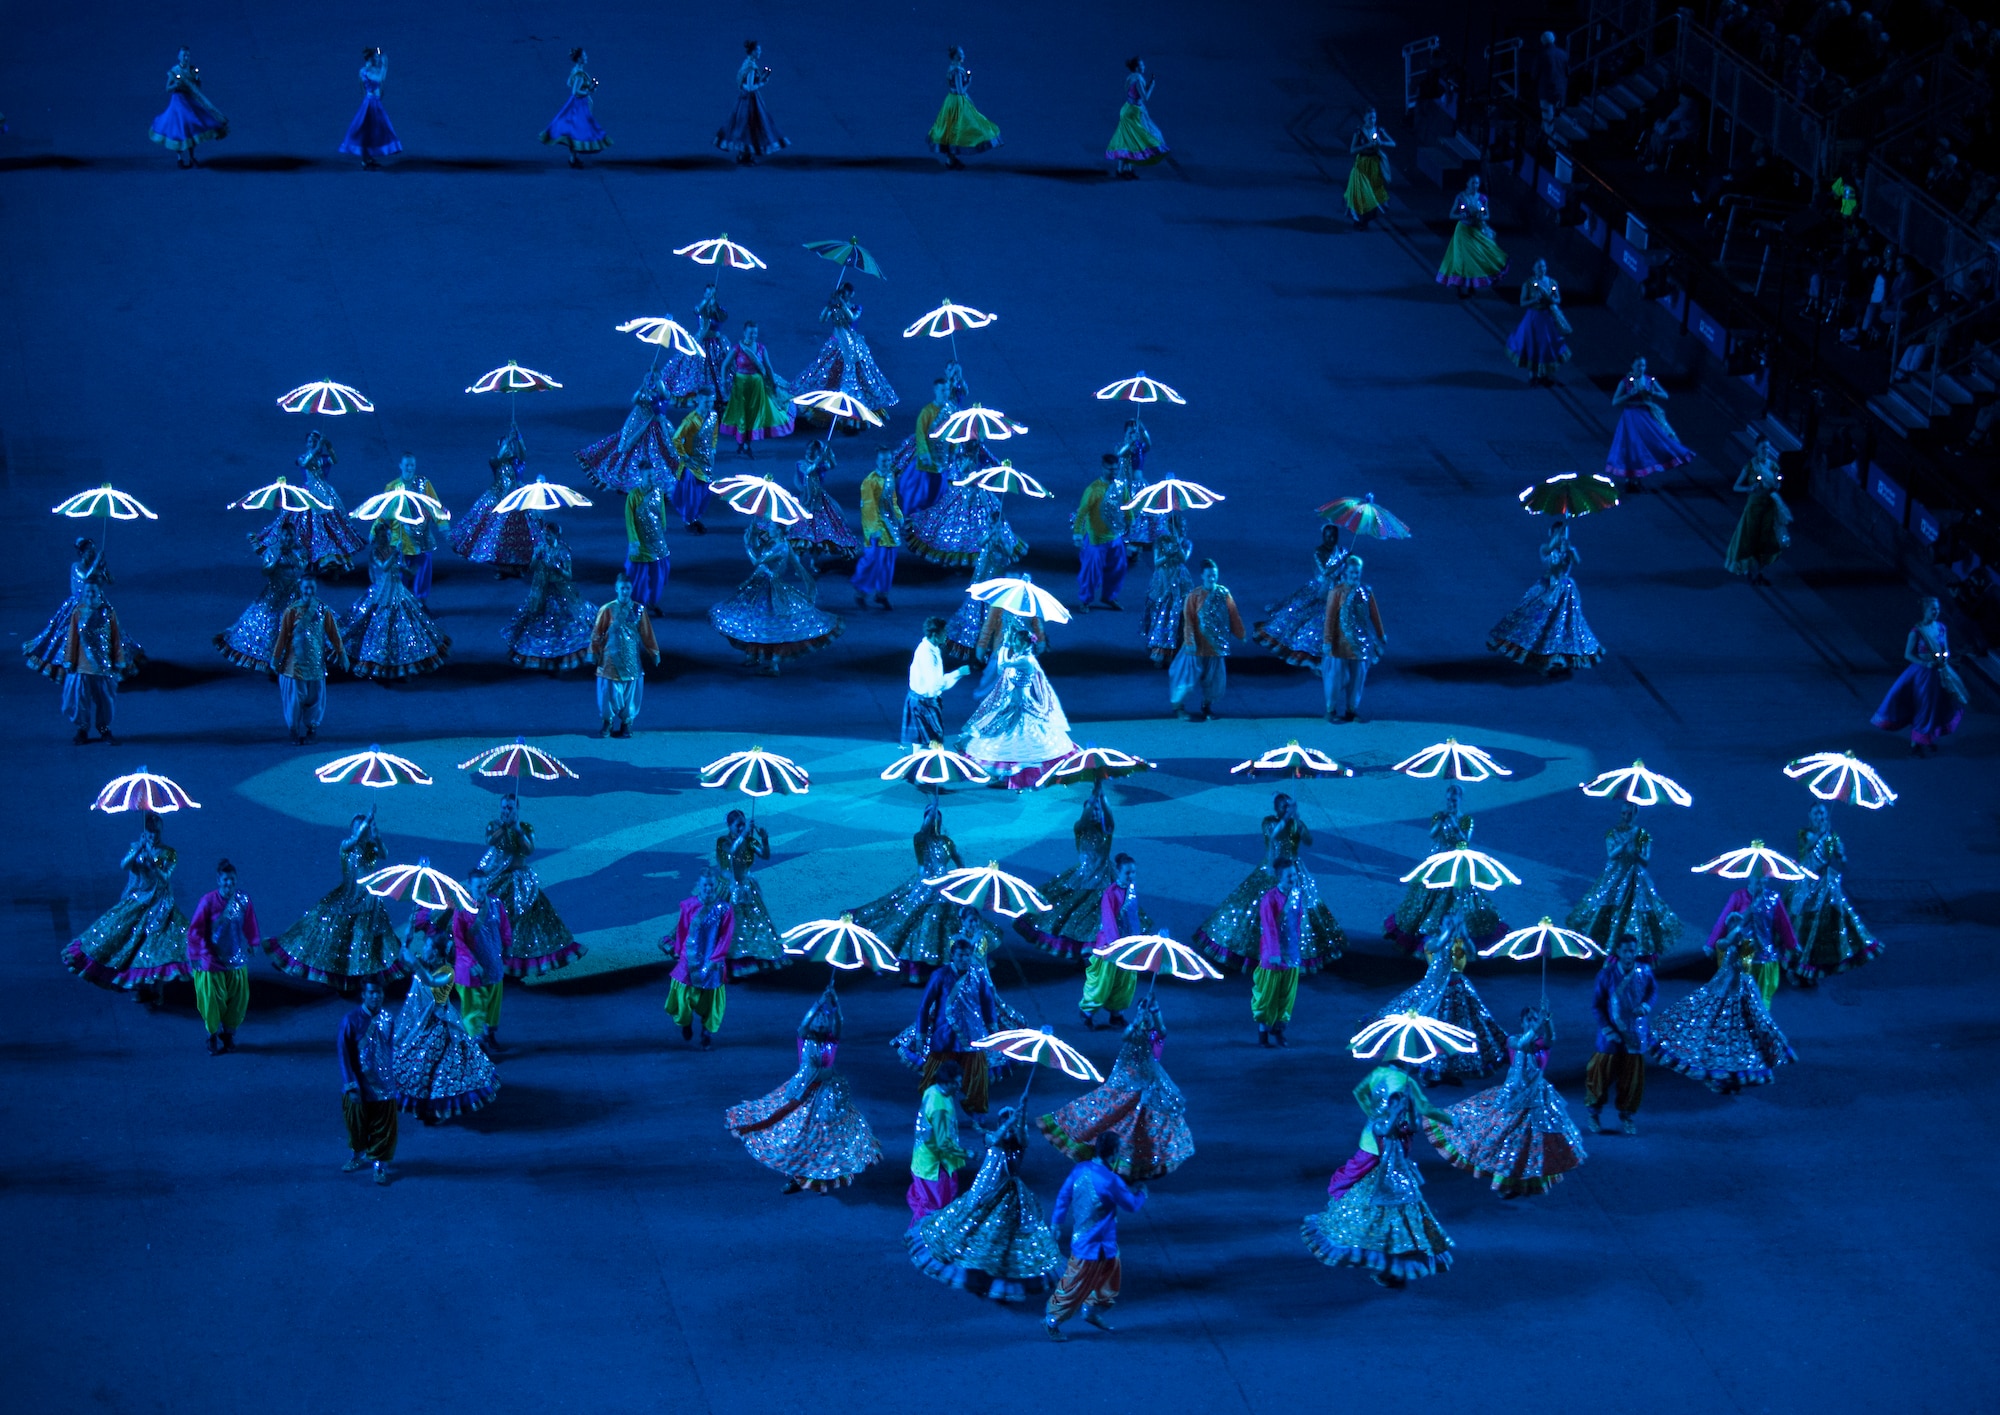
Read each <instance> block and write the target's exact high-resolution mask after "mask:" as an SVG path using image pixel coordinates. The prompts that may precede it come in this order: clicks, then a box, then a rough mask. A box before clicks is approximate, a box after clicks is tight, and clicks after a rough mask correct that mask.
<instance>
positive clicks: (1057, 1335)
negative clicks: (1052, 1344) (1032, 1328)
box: [1042, 1322, 1069, 1341]
mask: <svg viewBox="0 0 2000 1415" xmlns="http://www.w3.org/2000/svg"><path fill="white" fill-rule="evenodd" d="M1042 1330H1043V1331H1045V1332H1047V1333H1048V1334H1049V1340H1050V1341H1068V1340H1069V1333H1068V1332H1066V1331H1064V1330H1063V1329H1062V1328H1061V1327H1060V1326H1058V1325H1057V1324H1056V1323H1054V1322H1043V1323H1042Z"/></svg>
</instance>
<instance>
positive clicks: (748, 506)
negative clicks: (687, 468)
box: [708, 476, 812, 526]
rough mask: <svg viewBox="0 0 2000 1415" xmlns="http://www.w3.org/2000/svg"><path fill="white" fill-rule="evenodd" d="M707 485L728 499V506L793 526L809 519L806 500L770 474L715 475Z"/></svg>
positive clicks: (810, 513)
mask: <svg viewBox="0 0 2000 1415" xmlns="http://www.w3.org/2000/svg"><path fill="white" fill-rule="evenodd" d="M708 489H709V490H710V491H712V492H714V493H715V494H716V495H717V496H720V497H721V498H722V499H723V500H724V501H727V502H728V503H729V509H730V510H732V511H740V512H742V513H743V514H744V515H745V516H759V517H762V518H763V519H764V520H766V521H770V522H772V523H773V524H774V525H779V526H796V525H797V524H798V523H799V522H801V521H810V520H811V519H812V512H810V511H808V510H806V508H805V503H803V502H801V501H800V500H799V499H798V497H796V496H794V495H792V494H791V493H790V492H789V491H786V490H785V489H784V488H783V487H782V486H779V485H778V484H777V483H776V482H774V481H772V480H771V479H770V478H769V477H749V476H736V477H718V478H716V480H714V481H713V482H711V483H709V487H708Z"/></svg>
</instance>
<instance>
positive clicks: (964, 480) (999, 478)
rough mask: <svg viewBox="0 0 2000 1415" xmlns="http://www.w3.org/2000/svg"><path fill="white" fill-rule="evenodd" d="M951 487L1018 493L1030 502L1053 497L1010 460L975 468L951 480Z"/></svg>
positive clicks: (1045, 488) (1046, 489)
mask: <svg viewBox="0 0 2000 1415" xmlns="http://www.w3.org/2000/svg"><path fill="white" fill-rule="evenodd" d="M951 484H952V485H953V486H976V487H978V488H979V489H980V490H981V491H991V492H997V493H1000V494H1002V495H1004V494H1006V493H1007V492H1010V491H1011V492H1018V493H1019V494H1020V495H1022V496H1025V497H1027V498H1029V499H1030V500H1032V501H1052V500H1054V499H1055V498H1054V495H1053V494H1052V493H1051V492H1050V491H1049V489H1048V488H1047V487H1045V486H1043V485H1042V484H1041V483H1040V482H1038V481H1036V480H1035V479H1034V478H1033V477H1031V476H1029V475H1028V474H1027V473H1026V472H1022V471H1016V470H1015V468H1014V463H1013V462H1012V460H1003V461H1002V462H1001V463H1000V465H999V466H997V467H975V468H973V470H972V471H970V472H968V473H967V474H966V475H965V476H963V477H955V478H953V479H952V483H951Z"/></svg>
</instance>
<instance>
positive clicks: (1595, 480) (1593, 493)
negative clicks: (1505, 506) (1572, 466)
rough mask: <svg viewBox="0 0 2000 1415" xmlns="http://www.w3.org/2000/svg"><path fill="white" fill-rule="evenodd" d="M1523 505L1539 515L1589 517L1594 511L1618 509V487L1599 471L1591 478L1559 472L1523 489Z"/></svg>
mask: <svg viewBox="0 0 2000 1415" xmlns="http://www.w3.org/2000/svg"><path fill="white" fill-rule="evenodd" d="M1520 502H1521V505H1522V506H1524V507H1526V508H1527V509H1528V510H1529V511H1531V512H1533V513H1534V514H1535V515H1537V516H1539V515H1542V514H1543V513H1544V512H1548V513H1552V514H1554V515H1557V516H1587V515H1589V514H1590V513H1591V512H1592V511H1605V510H1609V509H1610V508H1611V507H1613V506H1616V505H1617V504H1618V487H1617V485H1616V483H1614V482H1613V481H1612V480H1611V478H1609V477H1607V476H1605V475H1603V474H1602V473H1600V472H1592V473H1590V474H1589V475H1588V476H1585V475H1581V474H1579V473H1577V472H1559V473H1557V474H1556V475H1555V476H1552V477H1548V478H1545V479H1544V480H1542V481H1538V482H1536V483H1535V484H1534V485H1533V486H1530V487H1526V488H1523V490H1522V492H1521V495H1520Z"/></svg>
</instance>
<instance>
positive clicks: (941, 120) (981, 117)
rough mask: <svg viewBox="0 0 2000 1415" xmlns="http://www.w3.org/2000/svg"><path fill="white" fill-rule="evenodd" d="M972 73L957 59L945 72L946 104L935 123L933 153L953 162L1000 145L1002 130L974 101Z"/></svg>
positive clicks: (932, 131) (933, 126)
mask: <svg viewBox="0 0 2000 1415" xmlns="http://www.w3.org/2000/svg"><path fill="white" fill-rule="evenodd" d="M971 88H972V71H971V70H970V69H968V68H966V67H965V64H964V62H963V60H961V59H954V60H953V61H952V62H951V63H950V64H948V65H946V67H945V73H944V105H943V106H942V107H941V108H939V109H938V115H937V118H936V119H935V120H934V121H933V122H932V123H931V131H930V144H931V151H932V152H935V153H937V154H939V155H940V156H942V157H945V158H947V159H949V160H951V161H954V162H955V161H957V158H958V154H960V153H961V152H986V151H988V150H989V149H991V148H996V147H998V146H1000V129H999V128H997V127H995V126H994V124H993V122H992V120H991V119H989V118H988V117H987V116H986V115H985V114H984V113H981V112H980V111H979V109H978V108H977V107H975V106H974V104H973V102H972V92H971Z"/></svg>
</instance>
